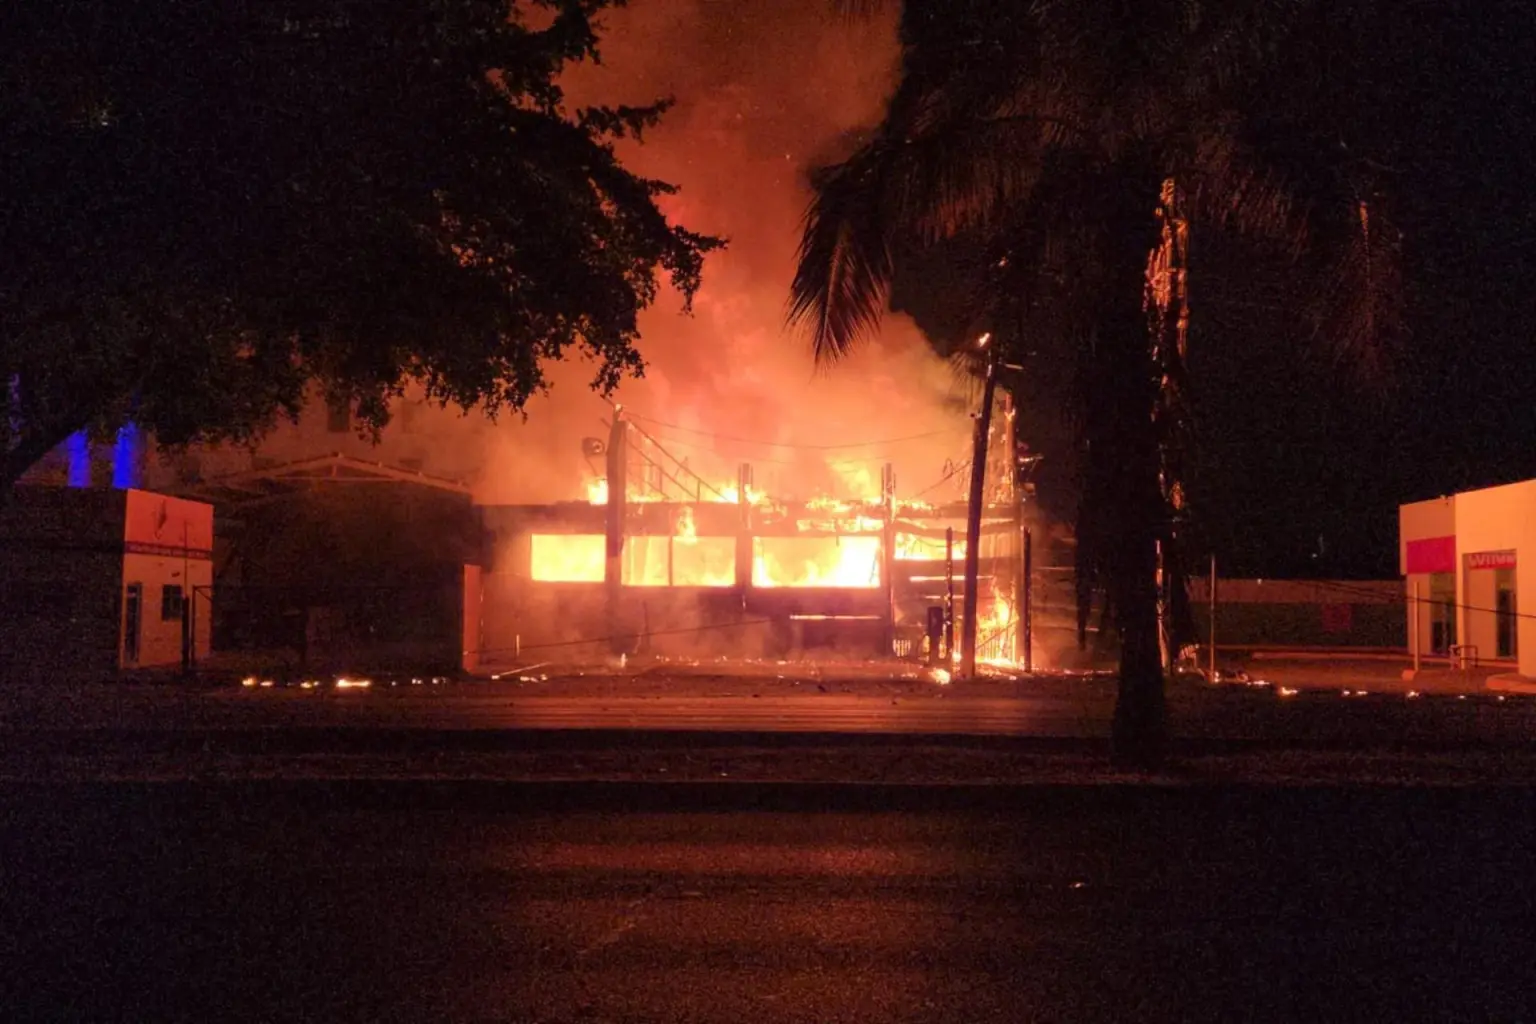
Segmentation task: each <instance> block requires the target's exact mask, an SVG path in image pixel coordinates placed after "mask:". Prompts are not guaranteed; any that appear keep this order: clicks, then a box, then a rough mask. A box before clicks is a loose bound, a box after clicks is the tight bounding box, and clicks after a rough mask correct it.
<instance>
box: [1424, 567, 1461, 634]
mask: <svg viewBox="0 0 1536 1024" xmlns="http://www.w3.org/2000/svg"><path fill="white" fill-rule="evenodd" d="M1454 646H1456V574H1455V573H1453V572H1436V573H1430V576H1429V650H1430V653H1431V654H1438V655H1447V654H1450V653H1451V648H1452V647H1454Z"/></svg>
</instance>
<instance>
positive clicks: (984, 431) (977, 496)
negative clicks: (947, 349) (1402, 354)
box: [960, 334, 997, 679]
mask: <svg viewBox="0 0 1536 1024" xmlns="http://www.w3.org/2000/svg"><path fill="white" fill-rule="evenodd" d="M991 340H992V336H991V335H990V334H983V335H982V336H981V342H980V345H981V347H982V348H985V347H986V345H987V343H988V342H989V341H991ZM996 394H997V359H996V357H995V355H994V356H989V357H988V358H987V376H986V384H985V385H984V386H983V387H982V392H981V413H980V414H979V415H978V416H977V417H976V441H975V444H974V446H973V448H972V452H971V494H970V504H968V505H967V506H966V514H965V621H964V622H962V623H961V633H960V675H961V676H962V677H963V678H965V679H974V678H975V676H976V619H977V611H978V596H979V595H978V593H977V592H978V590H979V589H980V588H979V586H978V581H977V578H976V577H977V575H978V574H979V572H980V570H981V510H982V505H983V503H984V502H985V500H986V482H987V440H988V435H989V434H990V433H991V431H992V400H993V397H994V396H995V395H996Z"/></svg>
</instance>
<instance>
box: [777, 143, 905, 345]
mask: <svg viewBox="0 0 1536 1024" xmlns="http://www.w3.org/2000/svg"><path fill="white" fill-rule="evenodd" d="M888 169H889V168H888V158H887V154H886V153H885V151H884V147H883V146H882V145H881V144H879V143H878V142H877V143H875V144H871V145H870V146H867V147H865V149H863V150H861V151H860V152H859V153H858V154H856V155H855V156H854V157H853V158H852V159H851V160H849V161H847V162H845V163H842V164H838V165H836V166H834V167H831V168H827V169H825V170H824V171H822V172H821V173H820V174H819V175H818V180H817V181H816V182H815V197H814V198H813V199H812V200H811V205H810V207H809V209H807V211H806V214H805V219H804V221H803V223H802V228H801V239H800V250H799V255H798V258H797V260H796V268H795V277H794V281H793V282H792V283H791V284H790V302H789V316H788V319H789V322H790V323H791V324H799V325H806V326H808V327H809V329H810V335H811V348H812V351H813V352H814V353H815V356H816V359H817V361H818V362H827V361H831V360H834V359H838V358H841V357H842V356H845V355H847V354H848V352H849V351H850V350H851V349H852V348H853V347H854V346H855V345H856V344H857V343H858V342H859V341H860V340H862V338H863V337H864V335H866V334H867V333H869V332H871V331H873V330H874V329H875V328H876V327H877V326H878V325H879V323H880V318H881V316H882V314H883V313H884V312H885V305H886V295H887V293H888V291H889V289H890V284H891V276H892V273H893V265H892V261H891V245H890V234H889V228H888V226H887V224H888V222H887V218H886V216H885V209H884V207H885V206H886V203H885V202H884V200H885V194H884V193H885V183H884V181H883V180H882V177H883V175H884V174H885V173H886V172H887V171H888Z"/></svg>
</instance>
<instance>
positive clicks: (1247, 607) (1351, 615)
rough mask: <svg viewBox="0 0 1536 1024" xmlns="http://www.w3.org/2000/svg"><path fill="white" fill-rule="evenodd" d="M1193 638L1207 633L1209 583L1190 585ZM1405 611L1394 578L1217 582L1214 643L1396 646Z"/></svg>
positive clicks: (1400, 641)
mask: <svg viewBox="0 0 1536 1024" xmlns="http://www.w3.org/2000/svg"><path fill="white" fill-rule="evenodd" d="M1189 590H1190V610H1191V613H1192V615H1193V617H1194V620H1195V627H1196V631H1197V632H1196V637H1197V639H1199V640H1200V641H1201V642H1204V641H1205V640H1206V638H1207V637H1208V636H1209V635H1210V632H1209V631H1210V584H1209V582H1208V581H1207V580H1203V579H1201V580H1192V581H1190V588H1189ZM1406 619H1407V609H1406V605H1405V602H1404V600H1403V593H1402V585H1401V584H1400V583H1398V582H1397V581H1396V580H1218V581H1217V586H1216V643H1217V644H1218V646H1245V645H1246V646H1254V647H1340V648H1349V647H1401V646H1402V644H1403V638H1404V636H1405V635H1406V629H1407V626H1406Z"/></svg>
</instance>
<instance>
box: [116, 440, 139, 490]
mask: <svg viewBox="0 0 1536 1024" xmlns="http://www.w3.org/2000/svg"><path fill="white" fill-rule="evenodd" d="M139 461H140V460H139V428H138V426H137V425H135V424H132V423H125V424H124V425H123V427H122V429H121V430H119V431H118V432H117V446H116V447H115V448H113V449H112V486H113V487H118V488H122V489H125V490H126V489H127V488H129V487H140V486H142V485H143V482H144V481H143V476H144V474H143V471H142V470H141V469H140V466H139Z"/></svg>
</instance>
